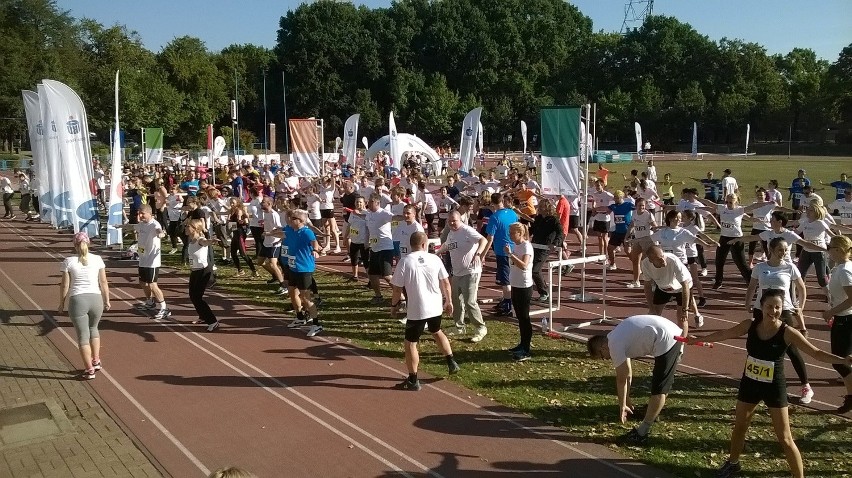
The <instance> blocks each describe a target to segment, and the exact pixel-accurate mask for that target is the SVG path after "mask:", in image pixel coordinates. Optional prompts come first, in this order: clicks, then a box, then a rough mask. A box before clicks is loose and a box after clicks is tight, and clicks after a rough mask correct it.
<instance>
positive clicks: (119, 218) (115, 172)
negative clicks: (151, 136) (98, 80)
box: [106, 71, 124, 246]
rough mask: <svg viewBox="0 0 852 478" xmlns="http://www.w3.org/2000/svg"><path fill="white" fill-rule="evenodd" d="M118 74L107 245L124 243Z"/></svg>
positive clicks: (116, 80) (117, 73)
mask: <svg viewBox="0 0 852 478" xmlns="http://www.w3.org/2000/svg"><path fill="white" fill-rule="evenodd" d="M118 75H119V72H118V71H116V72H115V128H114V129H113V134H112V151H111V152H112V165H111V166H110V171H109V173H110V174H109V178H110V180H109V206H108V208H107V211H108V212H107V238H106V239H107V240H106V243H107V245H108V246H112V245H114V244H119V245H122V244H124V236H123V235H122V233H121V229H119V228H117V227H116V226H120V225H121V223H122V222H124V214H123V212H124V211H123V209H124V182H123V181H122V175H121V169H122V167H121V166H122V165H121V144H122V137H121V128H120V127H119V122H118Z"/></svg>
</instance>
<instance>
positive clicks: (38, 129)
mask: <svg viewBox="0 0 852 478" xmlns="http://www.w3.org/2000/svg"><path fill="white" fill-rule="evenodd" d="M36 134H37V135H39V136H43V135H44V125H43V124H41V121H39V122H38V124H36Z"/></svg>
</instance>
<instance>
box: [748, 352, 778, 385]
mask: <svg viewBox="0 0 852 478" xmlns="http://www.w3.org/2000/svg"><path fill="white" fill-rule="evenodd" d="M744 373H745V376H746V377H748V378H750V379H752V380H755V381H758V382H763V383H771V382H772V380H773V379H774V378H775V362H770V361H768V360H760V359H756V358H754V357H752V356H751V355H749V356H748V358H746V364H745V372H744Z"/></svg>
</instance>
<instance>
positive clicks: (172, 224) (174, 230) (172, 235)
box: [166, 221, 183, 249]
mask: <svg viewBox="0 0 852 478" xmlns="http://www.w3.org/2000/svg"><path fill="white" fill-rule="evenodd" d="M178 226H180V221H169V227H168V228H166V230H167V231H168V232H169V240H170V241H171V242H172V249H177V244H178V243H177V240H178V236H180V235H181V234H180V233H179V231H178ZM181 240H183V239H181Z"/></svg>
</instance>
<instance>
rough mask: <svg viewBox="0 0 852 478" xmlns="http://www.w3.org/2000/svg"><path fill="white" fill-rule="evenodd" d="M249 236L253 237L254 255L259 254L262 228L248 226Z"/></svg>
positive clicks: (261, 242)
mask: <svg viewBox="0 0 852 478" xmlns="http://www.w3.org/2000/svg"><path fill="white" fill-rule="evenodd" d="M249 231H250V232H251V237H253V238H254V256H255V257H257V256H258V254H260V247H261V246H262V245H263V228H262V227H258V226H249Z"/></svg>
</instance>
